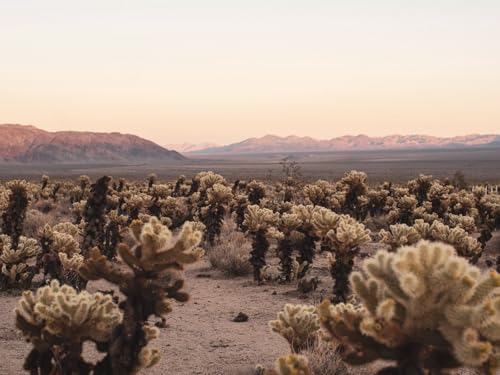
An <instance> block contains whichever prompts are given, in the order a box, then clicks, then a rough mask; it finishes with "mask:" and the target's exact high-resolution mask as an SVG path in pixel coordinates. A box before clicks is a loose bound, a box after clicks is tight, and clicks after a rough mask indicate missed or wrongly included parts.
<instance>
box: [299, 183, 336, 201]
mask: <svg viewBox="0 0 500 375" xmlns="http://www.w3.org/2000/svg"><path fill="white" fill-rule="evenodd" d="M333 192H334V189H333V187H332V185H331V184H330V183H329V182H328V181H324V180H318V181H316V182H315V183H314V184H309V185H306V186H304V194H305V195H306V197H307V199H308V201H309V202H310V204H312V205H313V206H322V207H328V208H329V206H330V197H331V195H333Z"/></svg>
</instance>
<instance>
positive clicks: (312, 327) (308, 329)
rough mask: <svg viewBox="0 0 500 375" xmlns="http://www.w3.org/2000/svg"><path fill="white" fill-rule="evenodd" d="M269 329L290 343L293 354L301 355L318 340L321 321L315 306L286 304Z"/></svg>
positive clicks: (270, 323)
mask: <svg viewBox="0 0 500 375" xmlns="http://www.w3.org/2000/svg"><path fill="white" fill-rule="evenodd" d="M269 327H270V328H271V329H272V331H273V332H276V333H278V334H280V335H281V336H283V337H284V338H285V339H286V340H287V341H288V343H289V344H290V348H291V350H292V352H294V353H299V352H300V351H301V350H303V349H305V348H307V347H308V346H311V345H312V344H313V343H314V342H315V341H316V340H317V338H318V333H319V319H318V315H317V314H316V309H315V307H314V306H308V305H292V304H286V305H285V307H284V309H283V311H280V312H279V313H278V317H277V319H276V320H272V321H270V322H269Z"/></svg>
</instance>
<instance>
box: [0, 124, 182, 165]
mask: <svg viewBox="0 0 500 375" xmlns="http://www.w3.org/2000/svg"><path fill="white" fill-rule="evenodd" d="M0 160H1V161H4V162H10V161H15V162H26V163H88V162H100V163H108V162H140V161H147V160H160V161H181V160H186V158H185V157H184V156H182V155H181V154H179V153H178V152H176V151H170V150H167V149H165V148H163V147H161V146H159V145H157V144H156V143H153V142H151V141H148V140H145V139H143V138H140V137H137V136H135V135H130V134H121V133H93V132H76V131H62V132H48V131H45V130H41V129H38V128H35V127H34V126H30V125H16V124H4V125H1V124H0Z"/></svg>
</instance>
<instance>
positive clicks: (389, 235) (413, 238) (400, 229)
mask: <svg viewBox="0 0 500 375" xmlns="http://www.w3.org/2000/svg"><path fill="white" fill-rule="evenodd" d="M380 236H381V239H380V242H381V243H384V244H386V245H389V246H390V247H391V250H392V251H395V250H396V249H398V248H400V247H401V246H406V245H413V244H415V243H417V242H418V241H420V240H421V239H422V237H421V236H420V234H419V233H418V231H417V230H416V229H415V228H413V227H410V226H408V225H406V224H394V225H391V226H389V231H386V230H384V229H382V230H381V231H380Z"/></svg>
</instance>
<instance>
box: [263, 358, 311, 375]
mask: <svg viewBox="0 0 500 375" xmlns="http://www.w3.org/2000/svg"><path fill="white" fill-rule="evenodd" d="M264 375H313V373H312V371H311V368H310V367H309V361H308V360H307V358H306V357H305V356H303V355H300V354H289V355H287V356H286V357H280V358H278V360H277V361H276V364H275V366H274V370H270V371H264Z"/></svg>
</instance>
